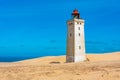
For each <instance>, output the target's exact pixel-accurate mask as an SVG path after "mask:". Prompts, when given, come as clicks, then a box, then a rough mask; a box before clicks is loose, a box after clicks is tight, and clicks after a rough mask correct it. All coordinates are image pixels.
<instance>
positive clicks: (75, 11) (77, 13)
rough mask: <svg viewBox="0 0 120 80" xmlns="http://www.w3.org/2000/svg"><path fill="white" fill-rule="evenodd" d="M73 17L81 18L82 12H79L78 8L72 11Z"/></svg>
mask: <svg viewBox="0 0 120 80" xmlns="http://www.w3.org/2000/svg"><path fill="white" fill-rule="evenodd" d="M72 18H75V19H80V14H79V12H78V10H77V9H75V10H73V12H72Z"/></svg>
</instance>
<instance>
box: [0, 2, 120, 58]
mask: <svg viewBox="0 0 120 80" xmlns="http://www.w3.org/2000/svg"><path fill="white" fill-rule="evenodd" d="M75 8H76V9H78V10H79V12H80V14H81V17H82V18H83V19H85V38H86V51H87V52H97V53H101V52H112V51H120V1H119V0H57V1H56V0H0V56H41V55H64V54H65V53H66V33H67V32H66V31H67V25H66V20H68V19H70V18H71V12H72V11H73V9H75Z"/></svg>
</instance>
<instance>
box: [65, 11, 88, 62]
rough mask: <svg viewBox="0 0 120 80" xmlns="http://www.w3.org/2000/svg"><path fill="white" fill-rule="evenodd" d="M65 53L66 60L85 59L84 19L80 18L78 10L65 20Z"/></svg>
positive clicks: (76, 60) (77, 60)
mask: <svg viewBox="0 0 120 80" xmlns="http://www.w3.org/2000/svg"><path fill="white" fill-rule="evenodd" d="M67 25H68V32H67V53H66V62H79V61H84V60H86V54H85V39H84V20H83V19H81V18H80V14H79V12H78V10H74V11H73V13H72V19H71V20H68V21H67Z"/></svg>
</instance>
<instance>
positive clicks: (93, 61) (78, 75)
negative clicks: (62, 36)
mask: <svg viewBox="0 0 120 80" xmlns="http://www.w3.org/2000/svg"><path fill="white" fill-rule="evenodd" d="M87 58H88V59H89V61H86V62H79V63H65V56H57V57H56V56H52V57H42V58H37V59H31V60H24V61H19V62H14V63H0V80H120V53H119V52H117V53H108V54H88V55H87Z"/></svg>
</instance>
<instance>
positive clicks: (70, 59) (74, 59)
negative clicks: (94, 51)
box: [66, 56, 86, 63]
mask: <svg viewBox="0 0 120 80" xmlns="http://www.w3.org/2000/svg"><path fill="white" fill-rule="evenodd" d="M85 60H86V57H85V56H66V62H67V63H69V62H82V61H85Z"/></svg>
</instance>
